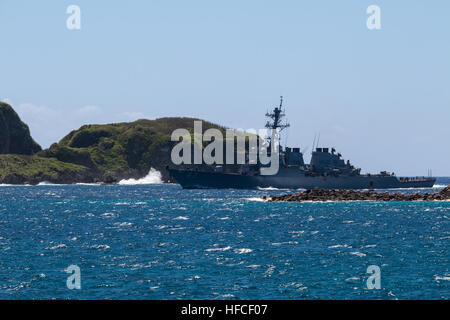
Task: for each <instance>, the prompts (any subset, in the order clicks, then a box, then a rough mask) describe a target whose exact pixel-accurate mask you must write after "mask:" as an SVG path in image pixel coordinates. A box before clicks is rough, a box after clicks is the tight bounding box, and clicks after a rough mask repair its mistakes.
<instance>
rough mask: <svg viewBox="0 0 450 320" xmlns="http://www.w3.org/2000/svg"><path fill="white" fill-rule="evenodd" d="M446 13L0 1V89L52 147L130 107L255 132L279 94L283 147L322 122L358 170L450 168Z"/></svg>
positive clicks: (333, 4)
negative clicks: (373, 25)
mask: <svg viewBox="0 0 450 320" xmlns="http://www.w3.org/2000/svg"><path fill="white" fill-rule="evenodd" d="M71 4H75V5H78V6H79V7H80V8H81V30H68V29H67V28H66V19H67V18H68V16H69V15H68V14H66V8H67V7H68V6H69V5H71ZM372 4H375V5H378V6H379V7H380V8H381V30H372V31H371V30H368V29H367V27H366V19H367V17H368V15H367V14H366V9H367V7H368V6H369V5H372ZM449 14H450V3H449V2H448V1H444V0H442V1H437V0H436V1H406V0H398V1H379V0H371V1H364V0H346V1H331V0H330V1H308V2H307V1H298V0H296V1H263V0H258V1H254V0H247V1H242V0H241V1H236V0H227V1H225V0H204V1H197V0H191V1H167V0H164V1H163V0H160V1H128V2H124V1H122V2H118V1H117V2H113V1H100V0H97V1H84V0H71V1H56V0H53V1H49V0H47V1H46V0H41V1H22V0H14V1H10V0H1V1H0V38H1V40H2V47H1V50H0V61H1V62H0V63H1V64H0V66H1V75H2V76H1V77H0V99H1V100H6V101H7V102H9V103H11V104H12V105H13V107H14V108H15V109H16V110H17V111H18V112H19V114H20V116H21V117H22V118H23V119H24V121H26V122H27V123H28V124H29V125H30V129H31V133H32V135H33V137H34V138H35V139H36V140H37V141H38V142H39V143H40V144H41V145H43V146H44V147H48V146H49V145H50V144H51V143H52V142H55V141H58V140H59V139H61V138H62V137H63V136H64V135H65V134H66V133H68V132H69V131H70V130H72V129H76V128H78V127H79V126H81V125H82V124H85V123H107V122H118V121H131V120H135V119H138V118H149V119H154V118H157V117H163V116H194V117H199V118H202V119H205V120H209V121H212V122H216V123H220V124H223V125H226V126H228V127H233V128H256V129H257V128H261V127H262V126H263V125H264V123H265V119H264V113H265V112H266V110H267V109H269V108H271V107H273V106H274V105H276V104H278V101H279V96H280V95H284V96H285V103H286V111H287V114H288V119H289V121H290V123H291V128H290V129H289V132H288V134H287V141H288V144H289V145H291V146H300V147H302V148H306V147H308V152H307V154H309V152H310V150H311V145H312V141H313V138H314V135H315V134H318V133H319V132H320V134H321V140H320V142H321V143H320V144H321V145H322V146H334V147H335V148H336V149H337V150H339V151H340V152H341V153H342V154H343V155H344V157H345V158H350V159H351V160H352V163H354V164H355V165H357V166H358V167H362V168H363V171H365V172H367V171H369V172H377V171H380V170H388V171H394V172H396V173H397V174H403V175H422V174H426V173H427V169H428V168H431V169H433V173H434V174H435V175H447V176H450V166H449V165H448V163H449V160H448V159H450V148H449V143H448V141H449V140H448V139H449V137H450V126H449V120H450V88H449V84H450V59H449V58H450V41H449V35H450V20H449V19H448V16H449Z"/></svg>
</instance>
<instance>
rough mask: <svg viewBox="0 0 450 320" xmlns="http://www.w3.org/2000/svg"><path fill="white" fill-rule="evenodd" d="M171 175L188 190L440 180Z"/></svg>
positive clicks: (408, 184) (418, 184) (414, 184)
mask: <svg viewBox="0 0 450 320" xmlns="http://www.w3.org/2000/svg"><path fill="white" fill-rule="evenodd" d="M169 172H170V174H171V176H172V177H173V178H174V179H175V181H176V182H178V183H179V184H180V185H181V186H182V187H183V188H185V189H203V188H212V189H226V188H232V189H257V188H270V187H272V188H279V189H314V188H319V189H397V188H431V187H433V185H434V183H435V181H436V179H435V178H426V179H419V180H410V181H400V180H399V179H398V178H397V177H395V176H384V175H371V176H368V175H359V176H338V177H332V176H328V177H324V176H316V177H311V176H305V175H302V174H299V173H298V169H297V170H295V171H294V170H280V172H279V174H277V175H272V176H271V175H268V176H263V175H242V174H233V173H221V172H204V171H191V170H178V169H169Z"/></svg>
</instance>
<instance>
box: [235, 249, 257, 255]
mask: <svg viewBox="0 0 450 320" xmlns="http://www.w3.org/2000/svg"><path fill="white" fill-rule="evenodd" d="M252 251H253V250H252V249H247V248H242V249H235V250H234V252H236V253H239V254H244V253H250V252H252Z"/></svg>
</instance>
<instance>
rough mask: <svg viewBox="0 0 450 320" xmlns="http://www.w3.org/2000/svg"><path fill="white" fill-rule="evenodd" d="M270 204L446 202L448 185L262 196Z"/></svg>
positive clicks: (317, 191) (319, 191) (449, 196)
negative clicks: (436, 189) (431, 190)
mask: <svg viewBox="0 0 450 320" xmlns="http://www.w3.org/2000/svg"><path fill="white" fill-rule="evenodd" d="M262 198H263V200H267V201H270V202H305V201H309V202H310V201H446V200H447V201H448V200H450V185H449V186H447V187H446V188H444V189H443V190H441V191H440V192H437V193H422V194H420V193H417V192H416V193H412V194H407V193H389V192H383V193H380V192H375V191H373V190H367V191H357V190H322V189H314V190H306V191H303V192H299V193H294V194H286V195H281V196H263V197H262Z"/></svg>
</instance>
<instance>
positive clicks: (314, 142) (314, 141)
mask: <svg viewBox="0 0 450 320" xmlns="http://www.w3.org/2000/svg"><path fill="white" fill-rule="evenodd" d="M316 137H317V133H315V134H314V140H313V144H312V150H311V154H312V153H313V152H314V145H315V144H316Z"/></svg>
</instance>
